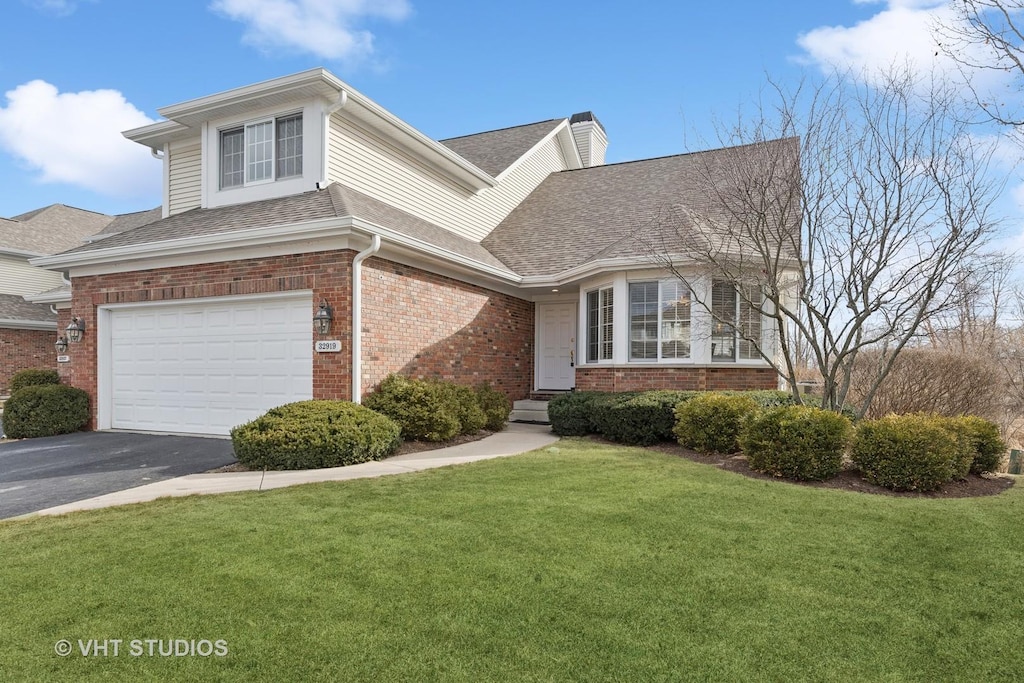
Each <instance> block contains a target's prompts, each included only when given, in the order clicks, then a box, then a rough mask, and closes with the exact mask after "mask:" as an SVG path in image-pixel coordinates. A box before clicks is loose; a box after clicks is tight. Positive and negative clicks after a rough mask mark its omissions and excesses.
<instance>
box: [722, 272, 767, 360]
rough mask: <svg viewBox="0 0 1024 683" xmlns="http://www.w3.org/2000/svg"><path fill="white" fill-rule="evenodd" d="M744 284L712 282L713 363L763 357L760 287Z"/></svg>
mask: <svg viewBox="0 0 1024 683" xmlns="http://www.w3.org/2000/svg"><path fill="white" fill-rule="evenodd" d="M741 287H742V290H740V289H737V286H736V285H735V284H734V283H732V282H727V281H724V280H715V281H714V282H712V284H711V361H712V362H715V363H721V362H732V361H736V360H757V359H760V358H761V354H760V352H759V351H758V345H759V343H760V341H761V304H762V301H763V298H762V294H761V290H760V289H759V288H758V287H756V286H753V285H741ZM755 341H756V342H757V344H755Z"/></svg>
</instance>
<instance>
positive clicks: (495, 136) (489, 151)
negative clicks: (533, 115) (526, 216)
mask: <svg viewBox="0 0 1024 683" xmlns="http://www.w3.org/2000/svg"><path fill="white" fill-rule="evenodd" d="M562 121H565V119H550V120H548V121H538V122H537V123H528V124H526V125H523V126H513V127H512V128H502V129H501V130H491V131H487V132H486V133H476V134H474V135H463V136H461V137H457V138H448V139H447V140H439V142H440V143H441V144H442V145H444V146H445V147H447V148H448V149H450V150H452V151H453V152H455V153H456V154H458V155H459V156H461V157H462V158H463V159H466V160H467V161H469V162H470V163H472V164H473V165H475V166H477V167H478V168H480V169H481V170H484V171H486V172H487V173H489V174H490V175H492V176H498V175H501V173H502V172H503V171H504V170H505V169H507V168H508V167H509V166H511V165H512V164H514V163H515V162H516V161H517V160H518V159H519V158H520V157H521V156H523V155H524V154H526V153H527V152H529V151H530V149H532V148H533V146H534V145H536V144H537V143H538V142H540V141H541V140H542V139H543V138H544V136H545V135H547V134H548V133H550V132H551V131H553V130H554V129H555V127H556V126H557V125H558V124H560V123H561V122H562Z"/></svg>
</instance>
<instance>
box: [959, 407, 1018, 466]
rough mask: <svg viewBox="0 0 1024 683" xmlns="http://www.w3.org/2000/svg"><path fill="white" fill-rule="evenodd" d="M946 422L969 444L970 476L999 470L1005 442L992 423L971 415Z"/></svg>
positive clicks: (1004, 450) (1004, 451) (997, 428)
mask: <svg viewBox="0 0 1024 683" xmlns="http://www.w3.org/2000/svg"><path fill="white" fill-rule="evenodd" d="M947 421H948V423H949V424H950V426H951V427H952V428H953V429H955V430H957V431H959V432H960V433H961V434H963V435H964V437H965V438H966V439H967V440H968V442H969V444H970V455H971V463H970V468H969V471H970V472H971V474H982V473H983V472H996V471H998V470H999V467H1000V465H1002V463H1003V456H1004V455H1005V454H1006V442H1005V441H1003V440H1002V438H1001V437H1000V436H999V427H998V426H997V425H996V424H995V423H994V422H992V421H991V420H986V419H984V418H981V417H975V416H973V415H964V416H962V417H953V418H948V420H947Z"/></svg>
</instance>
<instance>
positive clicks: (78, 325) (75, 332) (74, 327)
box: [67, 318, 85, 344]
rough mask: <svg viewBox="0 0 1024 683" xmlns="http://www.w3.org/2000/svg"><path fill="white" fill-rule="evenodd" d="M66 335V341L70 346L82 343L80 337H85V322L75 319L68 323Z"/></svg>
mask: <svg viewBox="0 0 1024 683" xmlns="http://www.w3.org/2000/svg"><path fill="white" fill-rule="evenodd" d="M67 333H68V341H70V342H71V343H72V344H77V343H78V342H80V341H82V337H83V336H85V321H84V320H82V319H81V318H75V319H74V320H72V321H71V322H70V323H68V328H67Z"/></svg>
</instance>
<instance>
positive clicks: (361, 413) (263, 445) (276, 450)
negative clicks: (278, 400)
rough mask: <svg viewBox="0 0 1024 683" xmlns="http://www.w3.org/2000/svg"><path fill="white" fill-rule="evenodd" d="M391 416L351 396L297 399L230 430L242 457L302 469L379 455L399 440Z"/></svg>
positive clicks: (258, 465) (253, 464)
mask: <svg viewBox="0 0 1024 683" xmlns="http://www.w3.org/2000/svg"><path fill="white" fill-rule="evenodd" d="M400 432H401V428H400V427H399V426H398V425H397V424H396V423H395V422H394V421H393V420H391V419H390V418H387V417H385V416H383V415H381V414H379V413H376V412H374V411H372V410H370V409H369V408H364V407H363V406H359V405H356V404H355V403H350V402H348V401H299V402H298V403H289V404H287V405H283V406H280V407H277V408H272V409H270V410H268V411H267V412H266V413H264V414H263V415H261V416H260V417H258V418H256V419H255V420H253V421H252V422H247V423H246V424H243V425H240V426H238V427H235V428H234V429H232V430H231V444H232V446H233V447H234V449H235V457H236V458H238V461H239V462H240V463H242V464H244V465H246V466H248V467H250V468H253V469H261V470H262V469H268V470H304V469H319V468H323V467H340V466H342V465H355V464H357V463H360V462H366V461H368V460H380V459H381V458H386V457H387V456H389V455H391V454H392V453H394V452H395V449H396V448H398V446H399V444H401V438H400V436H399V434H400Z"/></svg>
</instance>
